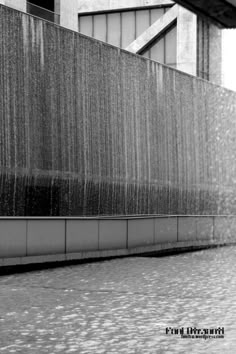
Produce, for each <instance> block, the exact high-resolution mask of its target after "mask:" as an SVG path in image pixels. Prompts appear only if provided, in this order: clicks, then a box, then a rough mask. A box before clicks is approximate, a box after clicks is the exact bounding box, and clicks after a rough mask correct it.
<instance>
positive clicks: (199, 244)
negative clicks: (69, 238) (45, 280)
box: [0, 240, 236, 267]
mask: <svg viewBox="0 0 236 354" xmlns="http://www.w3.org/2000/svg"><path fill="white" fill-rule="evenodd" d="M232 244H235V245H236V242H233V243H230V245H232ZM224 245H226V243H225V242H221V241H216V240H215V241H210V242H209V241H186V242H184V241H183V242H169V243H165V244H159V245H152V246H146V247H135V248H131V249H125V250H124V249H120V250H101V251H89V252H78V253H70V254H57V255H47V256H33V257H15V258H0V265H1V267H11V266H24V265H30V264H32V265H33V264H47V263H48V264H49V263H50V264H51V263H54V264H55V265H56V263H65V264H66V262H71V261H74V262H75V261H81V260H95V259H99V258H101V259H107V258H116V257H128V256H137V255H146V256H148V255H150V256H158V255H163V254H166V253H167V251H169V252H168V253H180V252H186V251H193V250H199V249H204V248H212V247H218V246H224Z"/></svg>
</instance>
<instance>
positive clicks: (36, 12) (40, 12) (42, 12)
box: [27, 1, 60, 25]
mask: <svg viewBox="0 0 236 354" xmlns="http://www.w3.org/2000/svg"><path fill="white" fill-rule="evenodd" d="M27 12H28V13H29V14H30V15H33V16H37V17H40V18H43V19H44V20H47V21H50V22H54V23H56V24H58V25H59V24H60V15H59V14H57V13H55V12H53V11H50V10H48V9H45V8H43V7H40V6H37V5H34V4H32V3H31V2H28V1H27Z"/></svg>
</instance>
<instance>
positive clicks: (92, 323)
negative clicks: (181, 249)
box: [0, 247, 236, 354]
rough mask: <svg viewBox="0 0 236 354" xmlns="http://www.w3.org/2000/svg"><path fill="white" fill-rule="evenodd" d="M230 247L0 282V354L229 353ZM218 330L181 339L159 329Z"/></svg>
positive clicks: (233, 290) (234, 283)
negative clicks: (216, 335)
mask: <svg viewBox="0 0 236 354" xmlns="http://www.w3.org/2000/svg"><path fill="white" fill-rule="evenodd" d="M235 262H236V248H235V247H225V248H220V249H213V250H205V251H201V252H196V253H187V254H182V255H178V256H172V257H165V258H138V257H134V258H126V259H117V260H112V261H105V262H101V263H91V264H85V265H78V266H71V267H65V268H59V269H54V270H47V271H45V270H44V271H39V272H32V273H26V274H18V275H11V276H5V277H1V278H0V333H1V335H0V353H37V354H38V353H50V354H52V353H80V354H85V353H91V354H92V353H128V354H131V353H142V354H143V353H148V354H149V353H191V352H193V353H204V354H205V353H234V352H235V347H236V279H235V269H234V265H235ZM169 326H170V327H177V328H178V327H191V326H193V327H194V326H196V327H197V328H209V327H210V328H216V327H218V326H220V327H224V328H225V338H224V339H208V340H204V339H181V338H180V337H179V336H177V335H173V336H167V335H166V334H165V328H166V327H169Z"/></svg>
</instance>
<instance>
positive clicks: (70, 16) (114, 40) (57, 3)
mask: <svg viewBox="0 0 236 354" xmlns="http://www.w3.org/2000/svg"><path fill="white" fill-rule="evenodd" d="M0 3H2V4H5V5H7V6H10V7H13V8H16V9H17V10H21V11H24V12H28V13H30V14H32V15H34V16H37V17H41V18H43V19H46V20H48V21H51V22H54V23H56V24H60V25H61V26H63V27H66V28H68V29H71V30H74V31H79V32H80V33H83V34H85V35H88V36H91V37H94V38H96V39H98V40H101V41H104V42H106V43H109V44H111V45H114V46H117V47H120V48H123V49H126V50H128V51H130V52H133V53H136V54H141V55H143V56H145V57H147V58H150V59H152V60H155V61H158V62H160V63H162V64H166V65H169V66H171V67H173V68H175V69H178V70H181V71H184V72H186V73H189V74H191V75H195V76H198V77H201V78H204V79H206V80H209V81H211V82H214V83H217V84H221V83H222V31H221V30H220V29H219V28H217V27H216V26H215V25H213V24H209V23H208V22H207V21H205V20H202V19H200V18H198V17H197V16H196V15H195V14H193V13H192V12H190V11H188V10H186V9H184V8H183V7H181V6H179V5H176V4H175V3H174V2H173V1H170V0H148V1H144V0H132V1H129V2H127V1H119V0H113V1H110V0H102V1H95V0H70V1H67V0H50V1H48V0H47V1H46V0H43V1H42V0H31V1H26V0H0Z"/></svg>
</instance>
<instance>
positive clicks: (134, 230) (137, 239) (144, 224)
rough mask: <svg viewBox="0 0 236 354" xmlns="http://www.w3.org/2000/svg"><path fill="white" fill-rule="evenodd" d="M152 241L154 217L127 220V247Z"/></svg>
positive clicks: (143, 244) (151, 242)
mask: <svg viewBox="0 0 236 354" xmlns="http://www.w3.org/2000/svg"><path fill="white" fill-rule="evenodd" d="M153 243H154V219H133V220H128V248H130V247H138V246H145V245H148V244H149V245H150V244H153Z"/></svg>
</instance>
